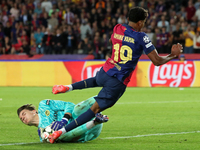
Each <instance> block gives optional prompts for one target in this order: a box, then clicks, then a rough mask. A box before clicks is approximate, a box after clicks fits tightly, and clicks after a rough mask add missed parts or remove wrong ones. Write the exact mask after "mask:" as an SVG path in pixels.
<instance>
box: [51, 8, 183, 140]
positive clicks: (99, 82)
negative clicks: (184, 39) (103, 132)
mask: <svg viewBox="0 0 200 150" xmlns="http://www.w3.org/2000/svg"><path fill="white" fill-rule="evenodd" d="M147 17H148V11H147V10H145V9H143V8H141V7H133V8H132V9H130V11H129V14H128V21H129V22H128V24H117V25H116V26H115V27H114V29H113V33H112V35H111V43H112V56H111V58H108V59H107V60H106V62H105V64H104V65H103V67H102V68H101V69H100V71H99V72H97V74H96V76H95V77H93V78H89V79H86V80H84V81H80V82H77V83H74V84H72V85H69V86H63V85H61V86H59V85H56V86H54V87H53V93H54V94H57V93H64V92H67V91H71V90H75V89H83V88H88V87H97V86H100V87H103V88H102V89H101V91H100V92H99V94H98V95H97V96H96V97H95V100H96V102H95V103H94V104H93V105H92V106H91V108H90V109H88V110H87V111H86V112H85V113H83V114H82V115H80V116H79V117H78V118H77V119H76V120H74V121H72V122H71V123H70V124H68V125H67V126H66V127H65V128H62V129H61V130H59V131H55V132H54V133H53V134H51V135H50V136H49V137H50V142H51V143H53V142H54V140H55V139H57V138H58V137H59V136H60V135H62V134H64V133H66V132H69V131H71V130H72V129H74V128H76V127H78V126H80V125H82V124H84V123H86V122H87V121H89V120H90V119H91V118H93V117H94V116H95V114H97V113H99V112H101V111H103V110H105V109H107V108H109V107H112V106H113V105H114V104H115V103H116V102H117V101H118V99H119V98H120V97H121V96H122V95H123V93H124V92H125V90H126V87H127V84H128V83H129V81H130V78H131V75H132V73H133V71H134V69H135V67H136V65H137V63H138V60H139V58H140V56H141V55H142V53H143V52H144V53H145V54H146V55H147V56H148V57H149V58H150V60H151V61H152V62H153V64H154V65H156V66H160V65H162V64H165V63H167V62H168V61H170V60H172V59H174V58H176V57H177V56H178V55H179V54H180V53H181V52H182V49H183V47H182V45H181V44H179V43H178V44H174V45H173V46H172V48H171V54H169V55H167V56H159V55H158V53H157V50H156V49H155V47H154V45H153V44H152V42H151V41H150V39H149V37H148V35H147V34H145V33H144V32H141V29H142V28H143V27H144V25H145V22H146V20H147Z"/></svg>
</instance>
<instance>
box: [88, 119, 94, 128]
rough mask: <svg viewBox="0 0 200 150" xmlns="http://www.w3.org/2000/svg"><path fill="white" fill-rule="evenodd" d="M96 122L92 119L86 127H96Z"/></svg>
mask: <svg viewBox="0 0 200 150" xmlns="http://www.w3.org/2000/svg"><path fill="white" fill-rule="evenodd" d="M94 126H95V124H94V120H91V121H89V122H87V123H86V127H87V129H91V128H92V127H94Z"/></svg>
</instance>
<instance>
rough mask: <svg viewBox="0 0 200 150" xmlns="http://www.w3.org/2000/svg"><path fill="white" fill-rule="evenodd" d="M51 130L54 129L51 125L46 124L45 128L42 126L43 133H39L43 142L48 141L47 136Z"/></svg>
mask: <svg viewBox="0 0 200 150" xmlns="http://www.w3.org/2000/svg"><path fill="white" fill-rule="evenodd" d="M53 132H54V130H53V129H51V125H50V126H47V127H46V128H44V130H43V133H42V134H41V138H42V140H43V142H48V143H49V139H48V137H49V135H50V134H52V133H53Z"/></svg>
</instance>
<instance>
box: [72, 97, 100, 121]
mask: <svg viewBox="0 0 200 150" xmlns="http://www.w3.org/2000/svg"><path fill="white" fill-rule="evenodd" d="M95 101H96V100H95V99H94V97H91V98H88V99H87V100H85V101H82V102H80V103H78V104H76V106H75V107H74V109H73V112H72V117H73V118H77V117H78V116H80V115H81V114H82V113H84V112H86V111H87V110H88V109H89V108H90V107H91V106H92V105H93V104H94V103H95Z"/></svg>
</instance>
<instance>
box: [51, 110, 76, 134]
mask: <svg viewBox="0 0 200 150" xmlns="http://www.w3.org/2000/svg"><path fill="white" fill-rule="evenodd" d="M71 117H72V114H71V113H68V112H67V113H65V115H64V116H63V118H62V120H61V121H55V122H53V123H52V126H51V129H53V130H54V131H57V130H59V129H61V128H62V127H63V126H65V125H67V124H68V121H69V119H70V118H71Z"/></svg>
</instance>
